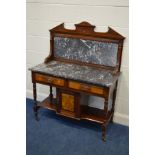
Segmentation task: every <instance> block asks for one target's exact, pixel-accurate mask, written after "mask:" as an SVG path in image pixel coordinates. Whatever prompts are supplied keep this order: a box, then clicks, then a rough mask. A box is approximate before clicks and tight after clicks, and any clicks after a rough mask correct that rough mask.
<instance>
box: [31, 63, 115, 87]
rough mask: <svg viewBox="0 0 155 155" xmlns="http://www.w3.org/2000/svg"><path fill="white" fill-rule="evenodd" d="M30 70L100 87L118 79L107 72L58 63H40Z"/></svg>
mask: <svg viewBox="0 0 155 155" xmlns="http://www.w3.org/2000/svg"><path fill="white" fill-rule="evenodd" d="M30 70H32V71H36V72H40V73H46V74H50V75H53V76H56V77H63V78H66V79H73V80H79V81H81V82H86V83H91V84H97V85H100V86H110V85H112V84H113V83H114V82H115V81H116V80H117V78H118V75H113V74H112V73H111V72H110V71H107V70H101V69H96V68H95V69H94V68H92V67H88V66H81V65H76V64H69V63H64V62H59V61H51V62H49V63H47V64H45V63H42V64H39V65H37V66H35V67H32V68H31V69H30Z"/></svg>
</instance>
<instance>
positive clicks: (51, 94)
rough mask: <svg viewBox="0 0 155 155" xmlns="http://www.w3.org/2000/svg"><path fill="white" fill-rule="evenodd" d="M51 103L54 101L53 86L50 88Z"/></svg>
mask: <svg viewBox="0 0 155 155" xmlns="http://www.w3.org/2000/svg"><path fill="white" fill-rule="evenodd" d="M49 96H50V101H51V103H52V100H53V93H52V86H50V95H49Z"/></svg>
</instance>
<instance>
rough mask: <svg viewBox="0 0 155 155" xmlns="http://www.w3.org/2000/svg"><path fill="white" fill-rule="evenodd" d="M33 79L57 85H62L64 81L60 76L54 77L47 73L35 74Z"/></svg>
mask: <svg viewBox="0 0 155 155" xmlns="http://www.w3.org/2000/svg"><path fill="white" fill-rule="evenodd" d="M34 77H35V81H37V82H43V83H48V84H54V85H58V86H64V84H65V81H64V80H63V79H60V78H55V77H51V76H47V75H42V74H38V73H36V74H35V76H34Z"/></svg>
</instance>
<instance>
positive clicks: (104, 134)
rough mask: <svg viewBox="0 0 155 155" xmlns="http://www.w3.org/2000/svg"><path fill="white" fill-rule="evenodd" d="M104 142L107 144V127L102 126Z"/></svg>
mask: <svg viewBox="0 0 155 155" xmlns="http://www.w3.org/2000/svg"><path fill="white" fill-rule="evenodd" d="M102 140H103V141H104V142H106V125H105V124H102Z"/></svg>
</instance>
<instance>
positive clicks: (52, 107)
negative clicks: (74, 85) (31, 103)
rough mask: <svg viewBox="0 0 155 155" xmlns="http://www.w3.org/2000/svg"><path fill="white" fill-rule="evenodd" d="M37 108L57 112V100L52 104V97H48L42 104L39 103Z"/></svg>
mask: <svg viewBox="0 0 155 155" xmlns="http://www.w3.org/2000/svg"><path fill="white" fill-rule="evenodd" d="M37 106H38V107H43V108H45V109H49V110H54V111H56V99H53V100H52V102H51V100H50V97H47V98H46V99H45V100H43V101H42V102H38V104H37Z"/></svg>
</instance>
